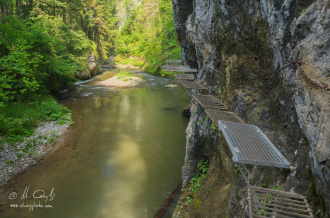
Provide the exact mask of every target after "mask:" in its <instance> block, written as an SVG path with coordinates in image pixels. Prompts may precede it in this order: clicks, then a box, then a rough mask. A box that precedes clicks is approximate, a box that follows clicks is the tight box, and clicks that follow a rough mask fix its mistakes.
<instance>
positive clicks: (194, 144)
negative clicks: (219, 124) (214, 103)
mask: <svg viewBox="0 0 330 218" xmlns="http://www.w3.org/2000/svg"><path fill="white" fill-rule="evenodd" d="M173 6H174V16H175V25H176V30H177V34H178V39H179V42H180V44H181V49H182V53H181V58H182V59H183V60H184V62H185V63H186V64H189V65H190V66H197V67H198V70H199V72H198V74H197V80H198V82H200V83H202V84H205V85H206V86H207V87H208V88H209V90H208V92H209V94H212V95H215V96H217V97H218V98H219V99H221V100H222V101H223V102H224V103H225V104H227V105H228V106H229V107H230V109H231V110H232V111H234V112H235V113H237V114H238V115H240V116H241V117H243V118H244V119H245V121H246V123H249V124H254V125H258V126H259V127H260V128H261V129H262V131H264V132H265V133H266V135H267V136H268V137H269V139H270V140H271V141H272V142H273V143H274V144H275V145H276V147H277V148H278V149H279V150H280V151H281V153H282V154H283V155H284V156H285V157H286V158H287V159H288V160H289V162H290V163H291V165H292V170H291V171H290V170H281V169H275V168H271V167H252V166H250V167H249V171H250V173H249V178H250V179H251V184H252V185H257V186H260V185H263V186H267V187H270V188H272V187H275V188H280V189H283V190H285V191H291V192H296V193H300V194H303V195H305V196H307V197H308V200H309V202H310V203H311V204H312V206H313V209H314V210H319V209H320V210H321V211H323V215H322V216H325V214H326V212H325V211H327V214H329V209H330V182H329V180H330V160H329V159H330V122H329V120H330V118H329V116H330V112H329V106H330V101H329V100H330V99H329V87H330V81H329V74H330V70H329V69H330V62H329V60H330V53H329V51H330V41H329V36H330V25H329V24H330V10H329V6H330V1H329V0H320V1H316V2H315V1H307V0H302V1H300V0H295V1H294V0H275V1H264V0H260V1H255V0H250V1H244V2H243V3H242V1H238V0H234V1H225V0H208V1H202V0H194V1H192V0H183V1H178V0H173ZM251 56H253V57H254V56H257V57H258V59H256V58H253V57H251ZM292 61H299V62H296V64H294V63H292V64H290V63H291V62H292ZM288 64H289V66H287V65H288ZM285 66H287V67H286V68H285V69H283V70H279V69H282V68H283V67H285ZM261 68H262V69H263V70H262V69H261ZM272 71H276V72H272ZM269 72H272V73H269ZM192 103H193V105H192V107H191V114H192V116H191V119H190V123H189V125H188V128H187V144H186V148H187V154H186V161H185V165H184V167H183V181H184V185H187V186H186V188H185V189H184V191H183V193H182V196H181V199H180V201H179V205H178V207H177V209H176V212H175V215H174V216H175V217H181V216H184V215H187V217H224V216H228V217H235V216H236V217H242V216H243V214H247V193H246V188H247V187H246V184H245V182H244V180H243V179H242V177H241V176H240V175H238V174H237V173H235V171H237V170H236V168H235V167H234V166H233V162H232V160H231V152H230V150H229V149H228V146H227V145H226V143H225V141H224V140H223V139H221V137H219V135H218V133H217V132H216V131H212V130H211V121H210V120H209V119H205V117H206V114H205V113H204V111H203V110H202V108H200V106H199V105H196V104H194V102H192ZM201 159H208V160H209V161H210V165H209V171H208V173H207V175H206V177H205V179H204V180H203V181H202V183H201V184H202V185H201V188H200V189H199V191H198V192H197V193H196V194H192V193H191V187H190V186H191V185H189V181H190V179H191V178H193V177H194V176H195V173H196V166H197V163H198V161H199V160H201ZM192 196H193V200H192V201H191V202H188V203H187V200H188V199H189V198H190V197H192ZM187 197H189V198H187Z"/></svg>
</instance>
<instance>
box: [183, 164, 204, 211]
mask: <svg viewBox="0 0 330 218" xmlns="http://www.w3.org/2000/svg"><path fill="white" fill-rule="evenodd" d="M208 166H209V161H208V160H206V161H203V160H200V161H199V162H198V164H197V173H196V176H194V177H193V178H192V179H191V180H190V181H189V183H190V184H191V191H192V193H193V195H192V196H188V197H187V201H186V205H187V206H188V205H189V204H190V203H191V202H192V200H193V196H195V194H196V193H197V192H198V190H199V188H200V187H201V181H202V180H203V179H204V178H205V176H206V174H207V171H208Z"/></svg>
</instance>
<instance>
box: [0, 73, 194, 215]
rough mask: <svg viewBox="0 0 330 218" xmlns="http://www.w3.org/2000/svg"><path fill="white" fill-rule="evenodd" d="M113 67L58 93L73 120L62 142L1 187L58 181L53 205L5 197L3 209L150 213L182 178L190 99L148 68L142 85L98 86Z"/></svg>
mask: <svg viewBox="0 0 330 218" xmlns="http://www.w3.org/2000/svg"><path fill="white" fill-rule="evenodd" d="M116 72H117V71H110V72H108V73H105V74H103V75H100V76H98V77H96V78H95V79H93V80H91V81H88V82H85V83H78V84H77V85H76V87H74V88H72V89H71V90H68V91H65V92H63V93H62V102H63V103H64V104H65V105H67V106H68V107H69V108H70V109H71V110H72V111H73V114H74V121H75V125H74V126H72V127H71V128H70V130H69V132H68V135H67V137H66V139H65V143H64V145H63V146H62V147H61V148H60V149H58V150H57V151H55V152H54V153H53V154H52V155H50V156H49V157H48V158H47V159H46V160H45V161H44V162H43V164H42V165H39V166H36V167H33V168H32V169H31V171H30V172H28V173H26V174H24V176H22V177H20V178H19V179H18V180H17V184H15V185H14V186H12V187H10V188H8V189H7V190H4V192H5V194H8V193H10V192H11V191H13V190H20V191H24V187H26V186H29V187H32V188H43V189H45V190H49V189H51V188H52V187H55V192H56V198H55V200H54V201H52V205H53V207H54V208H53V209H52V210H45V209H42V210H35V211H33V212H28V211H27V210H20V209H18V210H17V208H15V209H13V208H10V207H9V203H10V202H9V201H8V200H7V199H6V198H5V197H4V198H3V199H2V202H1V203H0V204H3V207H2V209H3V210H2V211H0V216H1V217H37V218H38V217H70V218H71V217H119V218H126V217H143V218H145V217H153V215H154V214H155V212H156V211H157V210H158V209H159V207H160V206H161V205H162V203H163V202H164V201H165V200H166V198H167V197H168V195H169V194H170V193H171V192H172V191H173V189H174V188H175V187H176V186H177V184H178V183H179V181H180V179H181V167H182V165H183V162H184V154H185V128H186V125H187V121H188V120H187V119H185V118H183V117H182V116H181V110H182V108H183V107H184V106H186V105H187V104H188V102H189V99H188V98H187V97H186V96H185V95H184V94H182V93H181V94H180V93H178V92H177V91H176V90H170V89H165V88H164V84H168V83H171V81H170V80H168V79H162V78H157V77H153V76H150V75H148V74H145V73H139V74H140V75H142V76H143V77H144V78H145V79H146V80H148V81H149V82H150V83H149V82H147V83H146V84H144V86H143V87H139V88H131V89H109V88H100V87H97V86H95V83H97V82H98V81H100V80H104V79H107V78H109V77H111V76H113V75H114V74H115V73H116ZM155 84H156V85H155ZM87 94H88V95H87ZM74 99H75V100H74ZM31 200H33V199H31Z"/></svg>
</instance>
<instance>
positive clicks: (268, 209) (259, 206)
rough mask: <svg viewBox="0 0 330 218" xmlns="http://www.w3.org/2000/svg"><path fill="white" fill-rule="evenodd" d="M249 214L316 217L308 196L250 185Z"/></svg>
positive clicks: (255, 215)
mask: <svg viewBox="0 0 330 218" xmlns="http://www.w3.org/2000/svg"><path fill="white" fill-rule="evenodd" d="M248 201H249V213H250V214H249V215H250V218H253V217H287V218H290V217H314V216H313V212H312V210H311V209H310V206H309V204H308V202H307V200H306V197H304V196H302V195H299V194H296V193H290V192H283V191H277V190H272V189H266V188H260V187H255V186H250V187H249V188H248Z"/></svg>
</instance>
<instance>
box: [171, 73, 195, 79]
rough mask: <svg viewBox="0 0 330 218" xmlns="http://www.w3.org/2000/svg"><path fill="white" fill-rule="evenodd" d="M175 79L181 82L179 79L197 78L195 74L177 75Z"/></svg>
mask: <svg viewBox="0 0 330 218" xmlns="http://www.w3.org/2000/svg"><path fill="white" fill-rule="evenodd" d="M175 79H177V80H179V79H184V80H194V79H195V76H194V74H177V75H176V76H175Z"/></svg>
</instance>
